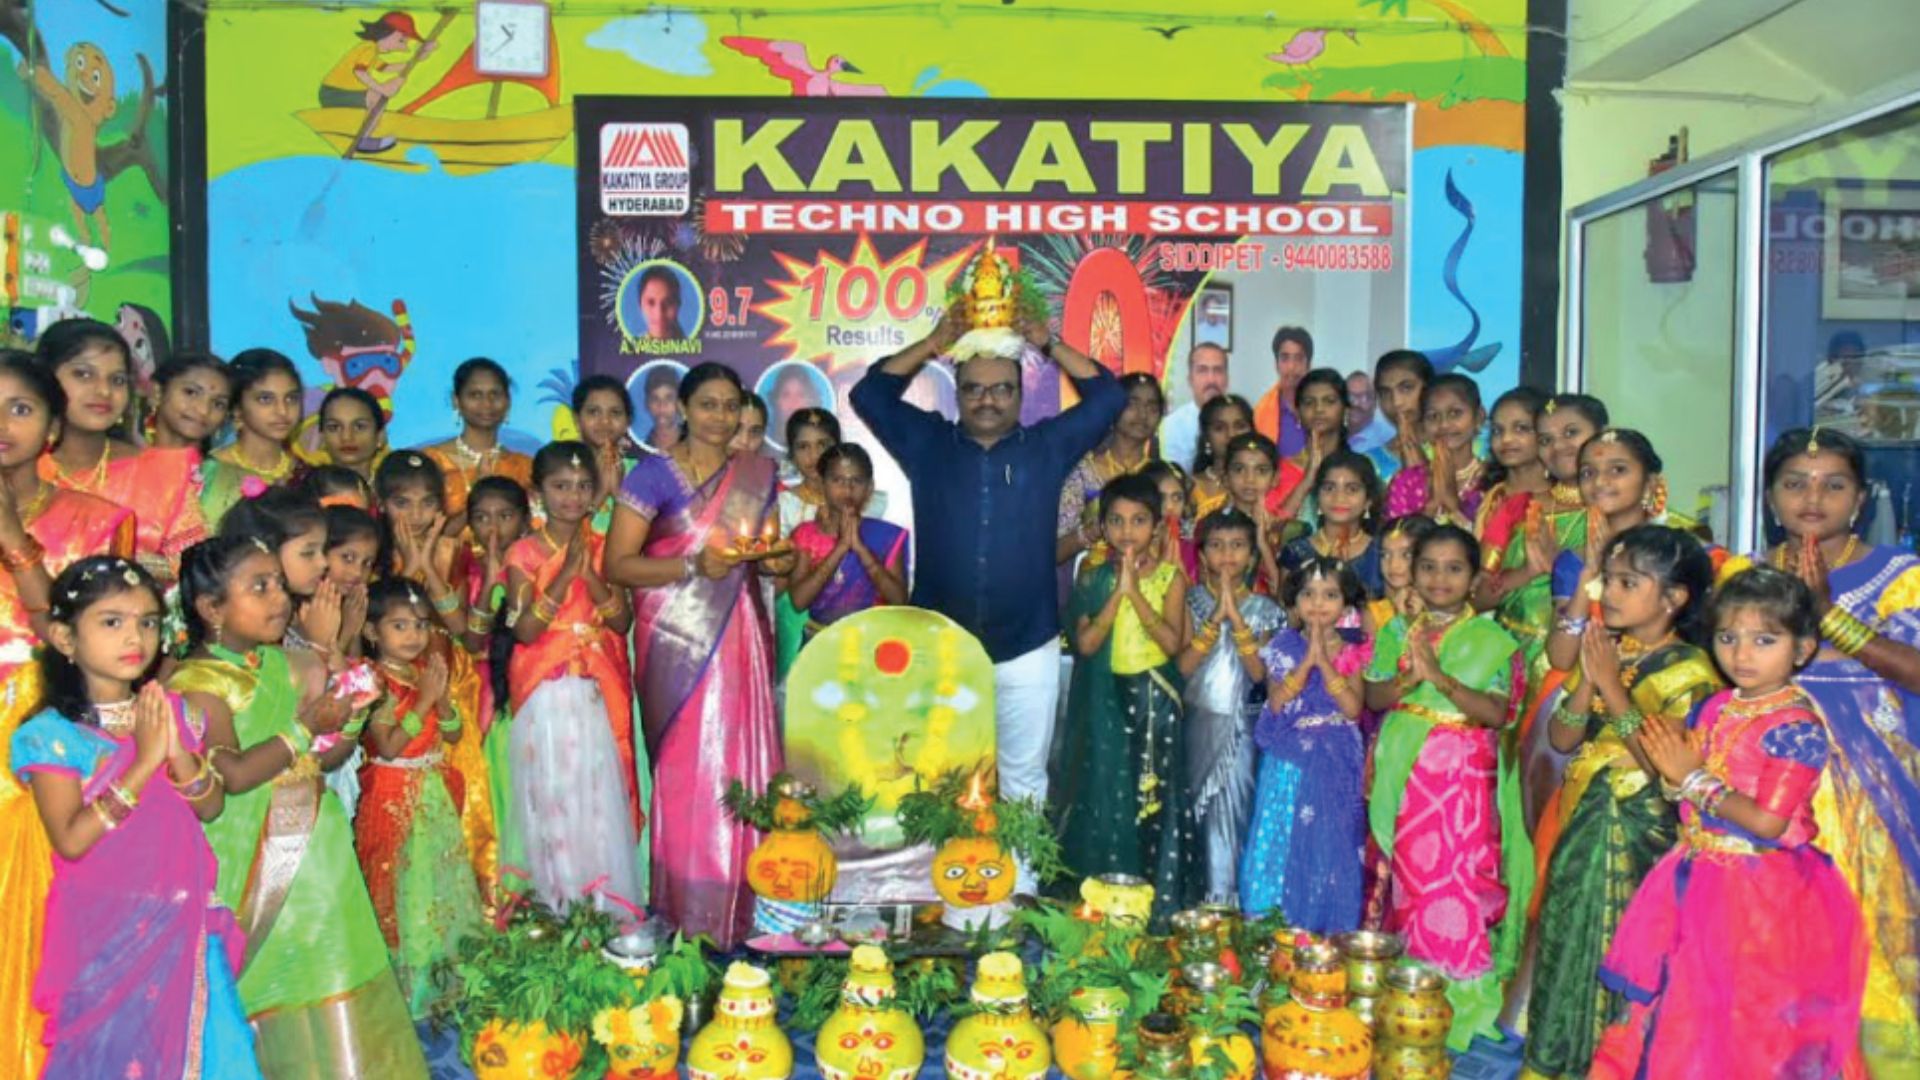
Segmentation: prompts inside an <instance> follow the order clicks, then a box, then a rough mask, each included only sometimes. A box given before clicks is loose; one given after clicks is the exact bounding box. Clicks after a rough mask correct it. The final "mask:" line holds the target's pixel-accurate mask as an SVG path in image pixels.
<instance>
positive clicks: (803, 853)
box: [747, 829, 840, 904]
mask: <svg viewBox="0 0 1920 1080" xmlns="http://www.w3.org/2000/svg"><path fill="white" fill-rule="evenodd" d="M839 874H840V863H839V861H838V860H837V859H835V858H834V856H833V848H832V846H831V845H829V844H828V843H827V839H826V837H824V836H821V835H820V833H819V832H818V831H817V830H814V829H775V830H773V831H772V832H769V833H768V834H767V838H766V839H765V840H762V841H760V846H759V847H756V848H754V849H753V853H752V854H751V855H748V856H747V885H748V886H749V887H750V888H752V889H753V891H754V893H755V895H758V896H764V897H766V898H767V899H769V900H781V901H786V902H790V903H791V902H798V903H808V904H811V903H818V902H819V901H821V900H824V899H826V897H827V894H828V893H831V892H832V891H833V883H834V881H835V880H837V879H838V877H839Z"/></svg>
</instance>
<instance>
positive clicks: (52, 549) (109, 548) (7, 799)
mask: <svg viewBox="0 0 1920 1080" xmlns="http://www.w3.org/2000/svg"><path fill="white" fill-rule="evenodd" d="M41 460H42V461H43V462H44V461H45V460H46V459H45V458H42V459H41ZM52 491H53V493H52V495H50V496H48V498H47V503H46V505H45V506H44V507H43V508H42V509H41V510H40V512H39V513H37V514H36V513H32V512H31V510H29V511H28V512H27V522H26V525H27V531H28V532H30V533H32V534H33V538H34V539H35V540H38V541H39V542H40V545H41V546H42V547H44V548H46V549H47V554H46V559H45V560H44V561H45V563H46V567H47V572H48V573H49V574H56V575H57V574H58V573H59V572H60V571H61V570H64V569H66V567H67V565H68V564H70V563H72V562H74V561H76V560H78V559H81V558H84V557H86V556H88V555H101V554H107V555H118V556H120V557H121V558H132V557H133V542H134V520H133V516H132V515H131V514H129V513H127V511H126V510H125V509H124V508H123V507H119V506H115V505H113V504H112V503H109V502H107V501H106V500H105V499H100V498H96V497H94V496H92V495H87V494H84V493H82V492H78V491H69V490H67V489H65V488H54V489H52ZM39 643H40V639H39V637H38V636H36V635H35V634H34V632H33V625H32V623H31V622H29V621H28V618H27V610H26V608H25V607H23V606H22V605H21V603H20V596H19V594H18V592H16V591H15V586H14V583H13V575H12V574H8V573H5V572H0V754H6V753H7V752H8V747H9V745H10V744H11V740H12V738H13V733H14V732H15V731H16V730H17V729H18V728H19V725H20V724H21V723H23V722H24V721H26V719H27V718H28V717H30V716H32V715H33V714H34V713H35V712H37V711H38V710H39V708H40V690H41V688H40V665H39V664H38V663H36V662H35V661H34V657H33V650H34V648H35V646H37V645H38V644H39ZM17 773H18V770H17V769H16V768H15V767H14V766H13V765H12V763H11V762H10V761H8V760H0V1076H38V1075H40V1062H41V1059H42V1057H43V1056H44V1047H43V1046H42V1044H41V1042H40V1030H41V1023H42V1019H43V1018H42V1016H41V1013H40V1011H39V1010H38V1009H37V1008H35V1007H34V1004H33V980H34V971H35V970H36V969H37V968H38V967H39V966H40V940H41V931H42V929H43V928H44V926H45V922H46V907H47V890H48V889H49V888H50V887H51V886H52V884H53V861H52V860H53V846H52V845H51V844H50V843H48V841H47V830H46V829H45V828H44V827H43V826H42V825H41V824H40V812H39V810H38V809H36V808H35V807H34V804H33V796H32V794H31V793H30V792H28V791H27V789H26V786H25V785H23V784H21V783H20V782H19V780H18V779H17V778H16V776H17Z"/></svg>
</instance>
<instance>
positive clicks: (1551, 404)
mask: <svg viewBox="0 0 1920 1080" xmlns="http://www.w3.org/2000/svg"><path fill="white" fill-rule="evenodd" d="M1559 407H1560V403H1559V402H1557V401H1555V400H1553V399H1552V398H1548V399H1547V403H1546V404H1545V405H1543V406H1541V408H1540V411H1541V412H1543V413H1545V414H1546V415H1548V416H1552V415H1553V410H1555V409H1558V408H1559Z"/></svg>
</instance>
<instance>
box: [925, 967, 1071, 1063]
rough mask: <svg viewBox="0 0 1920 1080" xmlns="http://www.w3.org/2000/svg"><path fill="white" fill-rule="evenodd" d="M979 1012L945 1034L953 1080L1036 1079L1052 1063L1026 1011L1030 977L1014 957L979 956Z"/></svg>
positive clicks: (976, 986) (976, 980) (975, 983)
mask: <svg viewBox="0 0 1920 1080" xmlns="http://www.w3.org/2000/svg"><path fill="white" fill-rule="evenodd" d="M971 996H972V998H973V1002H974V1004H976V1005H978V1006H980V1011H978V1012H976V1013H973V1014H972V1015H970V1016H967V1017H964V1018H962V1019H961V1020H960V1022H959V1023H957V1024H955V1025H953V1032H952V1034H950V1035H948V1036H947V1058H946V1065H947V1076H948V1078H949V1080H1029V1078H1032V1080H1038V1078H1039V1077H1042V1076H1045V1075H1046V1072H1047V1068H1048V1067H1049V1066H1051V1065H1052V1064H1053V1054H1052V1052H1051V1050H1050V1049H1049V1048H1048V1045H1047V1033H1046V1032H1045V1031H1043V1030H1042V1029H1041V1027H1040V1025H1039V1023H1037V1022H1036V1021H1035V1020H1034V1019H1033V1014H1032V1013H1031V1012H1029V1011H1028V1009H1027V980H1026V973H1025V971H1024V970H1023V969H1022V968H1021V966H1020V958H1019V957H1017V956H1015V955H1013V954H1012V953H1006V952H992V953H988V954H987V955H985V956H983V957H981V958H980V966H979V970H978V971H977V972H976V973H975V975H974V980H973V990H972V994H971Z"/></svg>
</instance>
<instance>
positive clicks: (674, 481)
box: [605, 363, 792, 949]
mask: <svg viewBox="0 0 1920 1080" xmlns="http://www.w3.org/2000/svg"><path fill="white" fill-rule="evenodd" d="M744 397H745V390H744V388H743V387H742V386H741V385H740V380H739V377H738V376H736V375H735V374H734V373H733V371H732V370H731V369H729V368H726V367H724V366H722V365H719V364H712V363H708V364H701V365H699V366H698V367H695V368H694V369H693V370H692V371H690V372H688V373H687V375H686V377H685V378H684V379H682V380H681V382H680V403H681V409H682V411H683V413H684V415H685V416H686V427H687V438H685V439H683V440H681V442H680V443H679V444H678V445H676V446H675V447H674V448H673V449H672V450H671V451H669V452H668V453H666V454H662V455H658V456H654V457H648V458H645V459H643V460H642V461H641V462H640V463H639V464H638V465H636V466H635V467H634V469H633V471H632V472H630V473H628V474H627V479H626V482H625V483H624V484H622V485H621V488H620V495H619V504H618V507H617V509H616V510H615V512H614V518H613V524H612V526H611V527H610V529H609V531H608V533H607V547H606V566H605V571H606V574H607V578H608V580H609V581H611V582H613V583H614V584H616V585H623V586H627V587H630V588H632V589H633V590H634V605H633V606H634V643H635V645H634V676H635V681H636V683H637V691H638V694H639V697H640V702H641V705H640V715H641V718H642V722H643V723H644V725H645V728H646V737H647V750H648V753H649V755H650V757H651V759H652V761H653V766H654V785H653V801H652V809H651V816H652V824H653V827H652V830H651V833H652V847H653V906H654V908H655V910H656V911H658V912H659V913H660V914H661V915H664V916H666V918H667V919H668V920H669V921H670V922H672V923H673V924H674V925H676V926H678V927H680V928H681V929H683V930H685V931H687V932H689V933H703V934H708V935H711V936H712V938H713V939H714V941H715V942H716V943H717V944H718V945H719V946H720V948H722V949H731V948H733V947H734V945H735V944H737V943H738V942H739V941H740V939H741V938H742V937H744V936H745V935H746V933H747V932H748V930H749V929H750V928H751V926H752V922H753V902H752V901H753V897H752V894H751V893H750V892H749V890H748V888H747V875H746V865H747V855H748V853H749V852H751V851H752V850H753V848H754V846H755V845H756V844H757V843H759V840H760V836H759V834H758V833H757V832H755V831H754V830H753V829H751V828H748V827H747V826H745V825H742V824H740V823H739V822H736V821H734V820H733V819H732V817H731V816H730V815H729V814H728V813H727V812H726V811H725V810H724V809H723V808H722V806H721V801H720V800H721V796H722V795H723V794H724V793H725V791H726V788H727V785H728V783H729V782H731V781H733V780H740V781H742V782H744V783H745V784H746V785H747V786H748V787H749V788H752V789H758V788H760V787H763V786H765V784H766V783H767V782H768V781H769V780H771V779H772V778H773V774H774V773H776V772H778V771H779V770H780V766H781V754H780V731H779V722H778V720H777V718H776V715H775V712H774V700H773V636H772V630H771V626H770V624H769V622H768V620H767V612H766V611H765V610H764V608H763V605H762V603H761V600H760V595H761V590H760V586H759V582H758V580H757V576H758V575H759V574H760V573H763V572H765V573H778V572H784V571H785V570H786V569H788V568H789V567H790V566H791V563H792V555H791V554H783V555H781V556H779V557H778V558H768V559H763V560H760V561H748V560H745V559H742V558H740V557H739V556H738V555H737V554H731V553H730V551H734V550H737V549H736V548H735V544H734V541H735V538H736V537H741V536H746V537H762V536H765V535H766V528H767V526H768V525H769V523H770V522H771V521H772V516H773V514H774V496H775V493H776V490H777V488H776V484H775V475H774V467H773V462H772V461H771V460H769V459H767V458H764V457H761V456H759V455H757V454H751V453H742V454H738V455H731V456H730V455H729V454H728V453H727V444H728V442H729V441H730V440H731V439H732V438H733V433H734V428H735V427H737V426H738V424H739V421H740V404H741V401H742V400H743V399H744Z"/></svg>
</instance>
